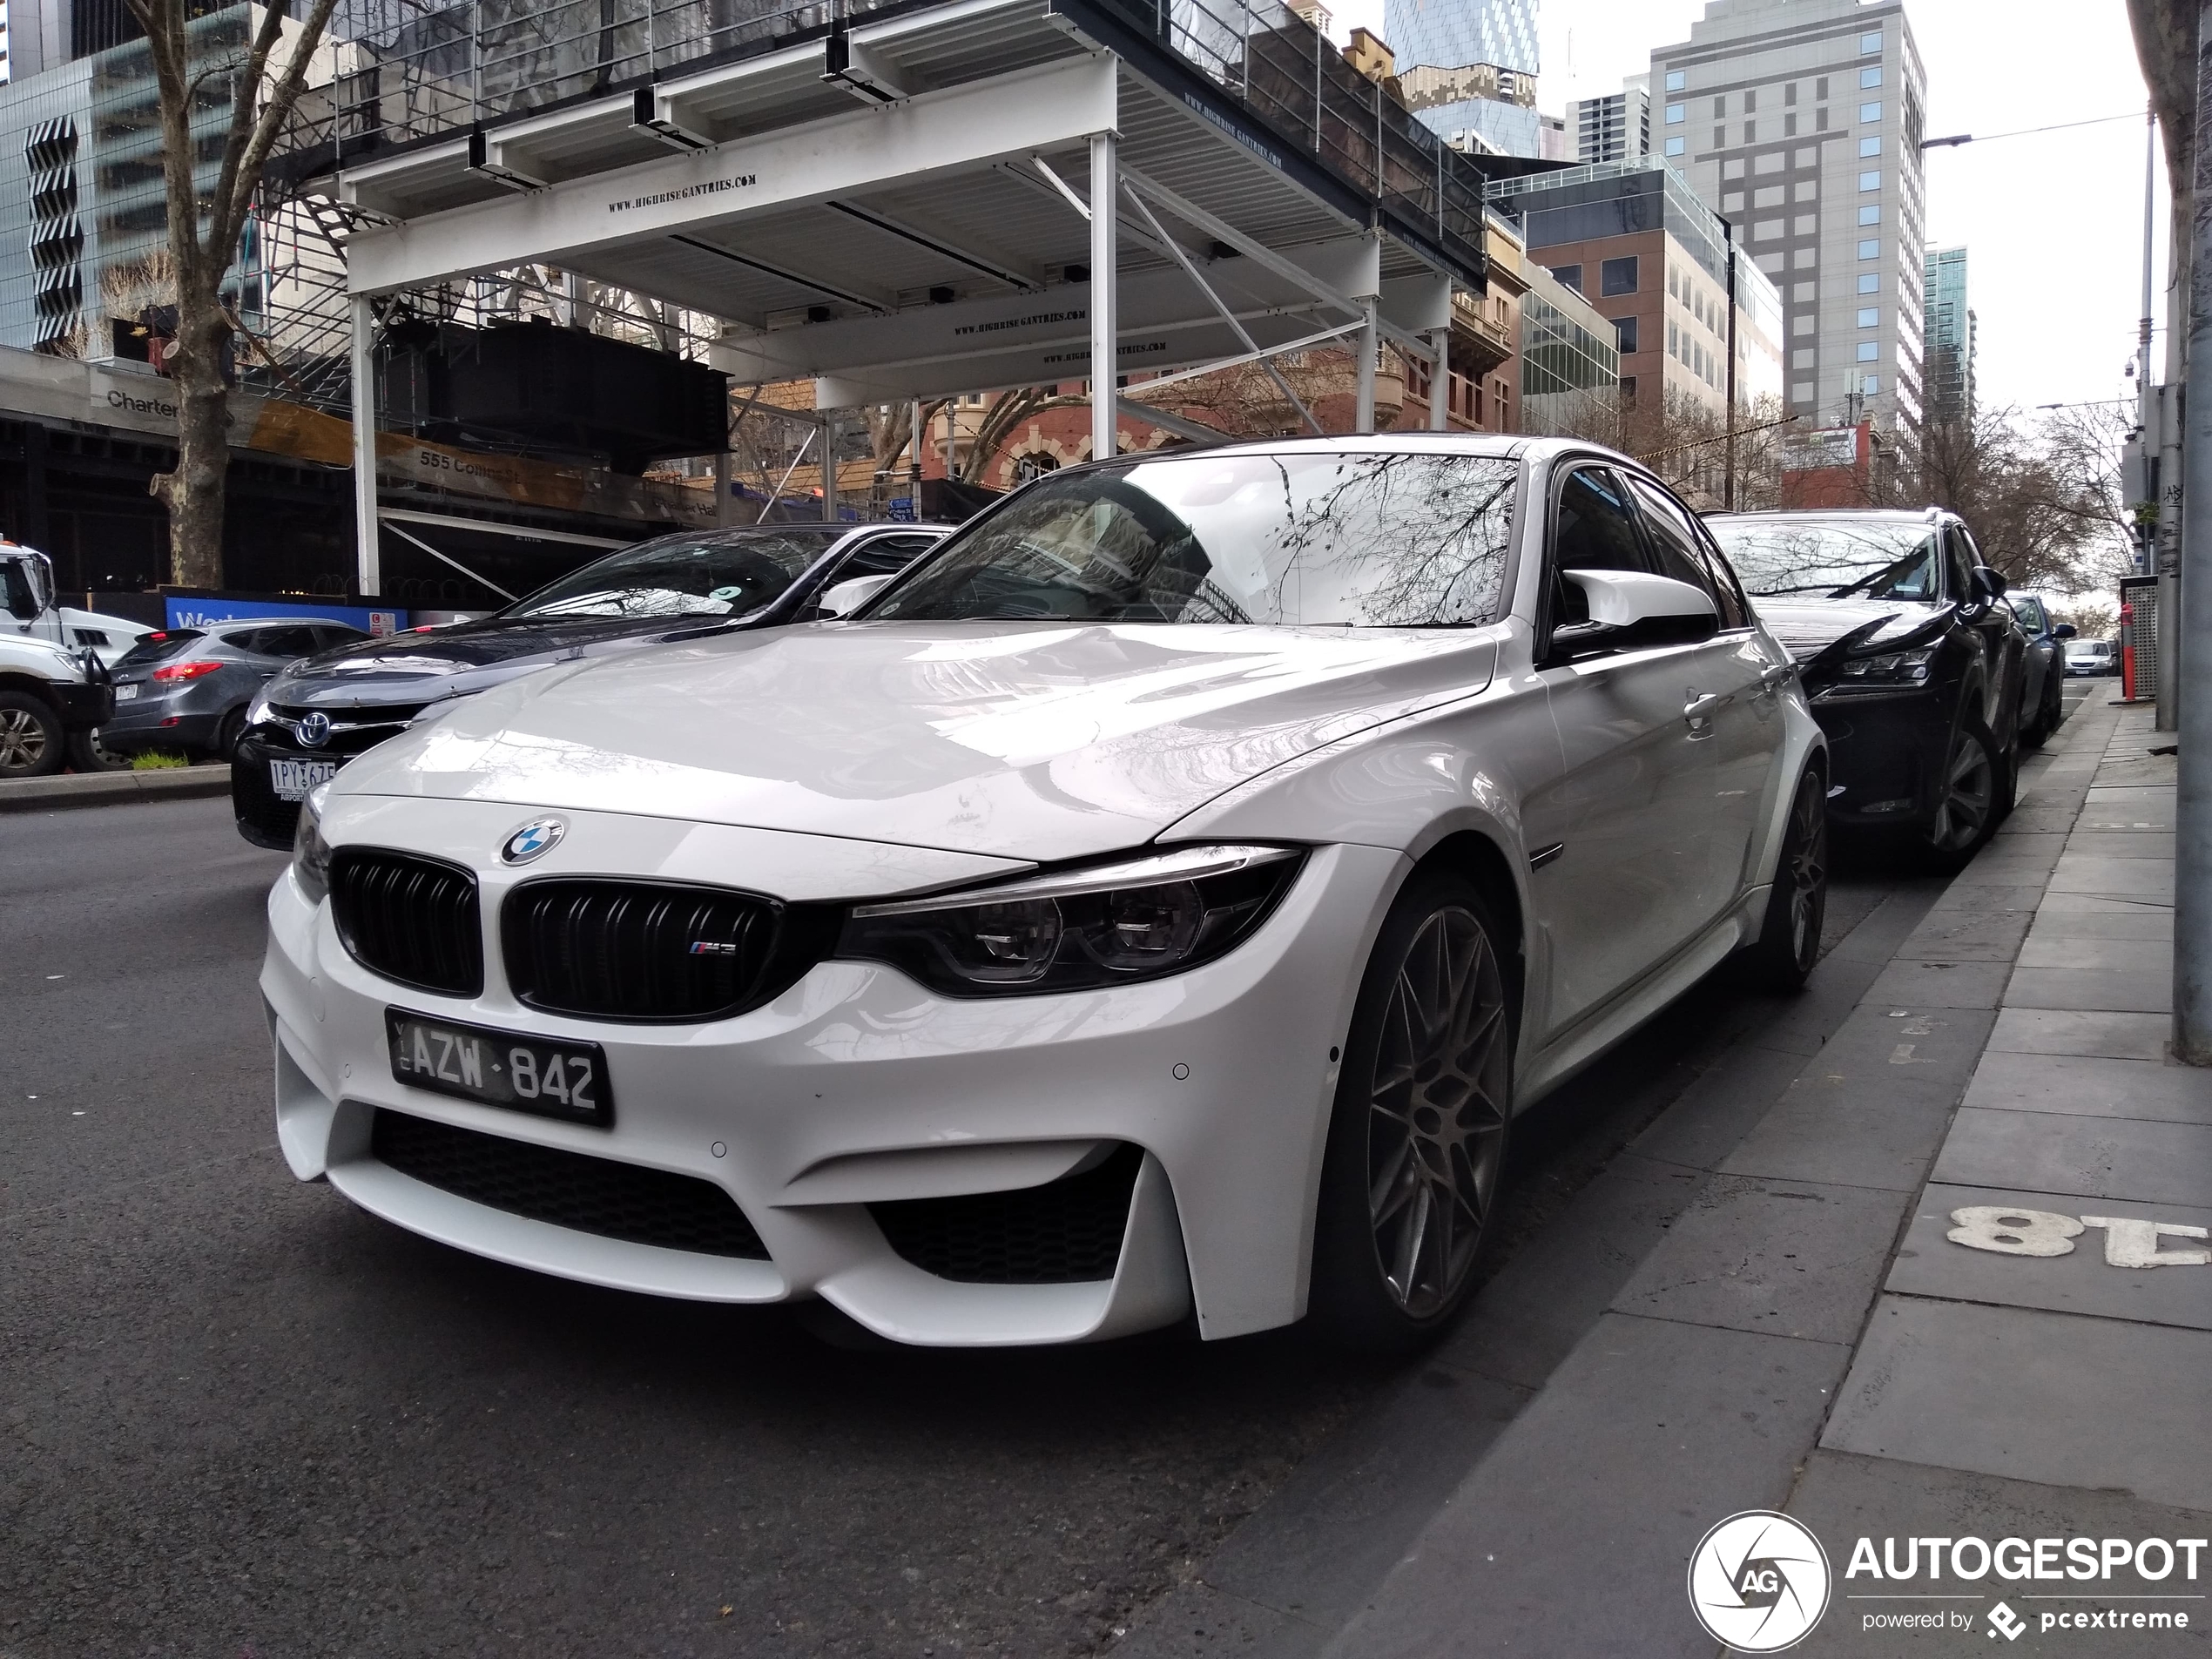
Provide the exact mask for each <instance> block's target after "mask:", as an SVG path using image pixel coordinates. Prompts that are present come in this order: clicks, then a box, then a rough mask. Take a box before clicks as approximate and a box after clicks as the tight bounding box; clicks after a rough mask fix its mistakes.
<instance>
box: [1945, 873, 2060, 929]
mask: <svg viewBox="0 0 2212 1659" xmlns="http://www.w3.org/2000/svg"><path fill="white" fill-rule="evenodd" d="M2044 885H2045V884H2044V883H2043V882H2041V881H2040V880H2038V881H2035V882H2033V883H2031V884H2029V885H2027V886H2025V887H2019V886H2010V885H2006V886H1998V885H1994V884H1992V885H1986V886H1974V887H1947V888H1946V889H1945V891H1944V894H1943V896H1942V897H1941V898H1940V899H1939V900H1936V901H1935V903H1933V904H1932V905H1931V906H1929V907H1928V915H1927V919H1928V920H1929V921H1937V920H1938V919H1939V918H1943V917H1949V916H1988V915H2000V914H2009V913H2011V912H2013V911H2025V912H2027V914H2030V915H2033V914H2034V913H2035V909H2036V907H2037V906H2039V905H2040V904H2041V903H2042V902H2043V892H2044Z"/></svg>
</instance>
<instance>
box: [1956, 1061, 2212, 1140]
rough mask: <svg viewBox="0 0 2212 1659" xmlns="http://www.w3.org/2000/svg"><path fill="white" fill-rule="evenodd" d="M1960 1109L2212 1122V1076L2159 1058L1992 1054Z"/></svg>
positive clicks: (2159, 1120)
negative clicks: (2111, 1058)
mask: <svg viewBox="0 0 2212 1659" xmlns="http://www.w3.org/2000/svg"><path fill="white" fill-rule="evenodd" d="M1963 1104H1965V1105H1967V1106H1972V1107H1975V1108H1977V1109H1981V1110H1986V1111H2030V1112H2056V1113H2059V1114H2060V1115H2062V1116H2079V1117H2140V1118H2148V1119H2151V1120H2154V1121H2157V1122H2162V1123H2206V1124H2212V1072H2207V1071H2204V1070H2202V1069H2199V1068H2196V1067H2194V1066H2177V1065H2174V1064H2171V1063H2170V1062H2161V1061H2155V1060H2107V1059H2102V1058H2092V1057H2087V1056H2082V1055H2033V1054H2002V1053H1999V1052H1997V1051H1995V1050H1992V1051H1991V1052H1990V1053H1988V1054H1986V1055H1983V1056H1982V1058H1981V1064H1980V1065H1979V1067H1978V1068H1977V1069H1975V1071H1974V1077H1973V1082H1970V1083H1969V1084H1967V1085H1966V1100H1965V1102H1964V1103H1963Z"/></svg>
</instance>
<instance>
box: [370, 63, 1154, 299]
mask: <svg viewBox="0 0 2212 1659" xmlns="http://www.w3.org/2000/svg"><path fill="white" fill-rule="evenodd" d="M1115 110H1116V86H1115V64H1114V60H1113V58H1111V57H1107V56H1103V55H1101V56H1097V57H1081V58H1073V59H1067V60H1063V61H1060V62H1055V63H1053V64H1046V65H1043V66H1041V67H1039V68H1035V69H1028V70H1022V71H1016V72H1015V73H1013V74H1009V75H1002V76H997V77H994V78H991V79H988V80H984V81H975V82H970V83H968V84H966V85H962V86H957V87H952V88H948V89H947V90H945V91H937V92H925V93H922V94H921V95H919V96H917V97H915V98H910V99H907V100H906V101H904V102H901V103H895V104H887V105H881V106H880V107H877V108H873V109H866V110H853V111H849V112H846V113H843V114H840V115H836V116H833V117H830V118H826V119H823V120H819V121H813V122H809V123H806V124H805V125H800V126H796V127H790V128H786V129H782V130H779V131H777V132H766V133H761V134H759V135H756V136H753V137H751V138H740V139H735V140H732V142H730V143H727V144H724V145H719V146H718V147H716V148H715V149H712V150H705V151H699V152H690V153H681V154H675V155H669V156H665V157H662V158H657V159H655V160H652V161H649V162H644V163H642V164H639V165H634V166H630V167H624V168H621V169H619V170H617V171H615V172H607V173H601V174H594V175H592V176H590V177H588V178H583V179H573V180H570V181H568V182H566V183H563V184H556V185H552V186H551V187H550V188H549V189H545V190H537V191H532V192H529V193H528V194H527V195H523V196H518V197H515V198H512V199H502V200H498V201H493V202H489V203H478V204H472V205H470V206H465V207H460V208H454V209H450V210H448V211H446V212H437V213H432V214H428V215H426V216H425V217H422V218H421V219H413V220H409V221H408V222H406V223H403V224H400V225H396V226H391V227H389V228H386V229H380V230H364V231H362V232H360V233H356V234H355V235H354V238H353V239H352V240H351V242H350V243H349V245H348V253H349V257H348V260H347V266H348V269H347V283H348V286H349V287H351V289H352V291H353V292H354V293H388V292H391V291H392V290H395V289H398V288H407V287H420V286H423V285H426V284H428V283H433V282H439V281H444V280H450V279H452V278H455V277H459V276H463V275H467V274H469V273H473V272H477V271H492V270H498V269H501V268H502V267H504V266H513V265H524V264H536V263H544V264H551V265H561V264H564V263H567V262H569V261H570V260H588V259H589V258H590V253H591V251H592V250H593V249H594V248H603V247H605V246H609V245H610V244H623V243H637V242H644V241H649V240H651V239H653V238H656V237H662V236H669V235H673V234H677V233H682V232H685V231H695V230H697V229H698V228H700V227H702V226H712V225H719V224H727V223H731V222H733V221H737V220H741V219H746V218H749V217H751V216H752V215H755V214H758V213H762V212H767V211H769V210H770V209H781V208H789V207H792V206H799V205H801V204H805V203H809V202H816V201H826V200H829V199H833V198H834V197H839V196H847V195H853V194H856V193H860V192H867V191H868V190H871V189H879V188H884V187H887V186H892V185H902V184H903V185H912V184H914V183H915V182H917V181H920V180H923V179H931V178H936V177H943V176H947V175H950V174H954V173H960V172H971V171H976V170H980V169H982V168H986V167H988V166H990V165H992V164H994V163H995V162H997V161H998V160H1000V159H1001V158H1005V157H1008V156H1028V155H1032V154H1035V153H1037V152H1042V151H1049V150H1053V149H1059V148H1065V147H1066V146H1068V145H1071V144H1075V143H1077V142H1080V141H1082V140H1085V139H1088V138H1091V137H1092V136H1093V135H1094V134H1096V133H1101V132H1111V131H1112V129H1113V126H1114V122H1115Z"/></svg>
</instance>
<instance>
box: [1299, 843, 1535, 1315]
mask: <svg viewBox="0 0 2212 1659" xmlns="http://www.w3.org/2000/svg"><path fill="white" fill-rule="evenodd" d="M1504 937H1505V934H1503V933H1502V932H1501V929H1500V928H1499V927H1498V925H1497V923H1496V921H1494V919H1493V917H1492V914H1491V911H1490V907H1489V905H1488V902H1487V900H1485V899H1484V897H1483V896H1482V894H1480V892H1478V891H1477V890H1476V889H1475V888H1474V887H1473V886H1472V885H1471V884H1470V883H1468V882H1467V881H1465V880H1461V879H1460V878H1458V877H1456V876H1449V875H1440V874H1439V875H1422V876H1416V877H1415V878H1414V879H1413V880H1412V881H1411V882H1409V883H1407V885H1406V890H1405V891H1404V892H1403V893H1401V894H1399V897H1398V900H1397V902H1396V903H1395V904H1393V906H1392V907H1391V912H1390V914H1389V917H1388V918H1387V919H1386V921H1384V923H1383V927H1382V932H1381V934H1380V936H1379V938H1378V939H1377V940H1376V942H1375V949H1374V954H1373V955H1372V957H1370V958H1369V960H1368V963H1367V973H1366V979H1365V980H1364V981H1362V983H1361V985H1360V988H1359V1001H1358V1004H1357V1005H1356V1007H1355V1009H1354V1012H1353V1015H1352V1029H1351V1032H1350V1034H1349V1035H1348V1036H1347V1038H1346V1042H1345V1055H1344V1063H1343V1067H1342V1069H1341V1070H1340V1071H1339V1074H1338V1080H1337V1098H1336V1108H1335V1112H1334V1115H1333V1116H1332V1119H1331V1122H1330V1128H1329V1143H1328V1149H1327V1151H1326V1154H1325V1157H1324V1160H1323V1165H1322V1172H1321V1191H1320V1201H1319V1209H1318V1213H1317V1215H1316V1217H1315V1227H1314V1241H1313V1278H1312V1298H1311V1304H1310V1313H1311V1317H1312V1320H1313V1322H1314V1324H1315V1325H1316V1327H1317V1328H1318V1330H1320V1331H1321V1332H1323V1333H1324V1334H1325V1335H1326V1336H1328V1337H1330V1338H1332V1339H1334V1340H1336V1341H1339V1342H1341V1343H1344V1344H1345V1345H1350V1346H1354V1347H1359V1348H1365V1349H1369V1350H1377V1351H1384V1352H1398V1351H1404V1350H1406V1349H1410V1348H1413V1347H1416V1346H1418V1345H1420V1344H1422V1343H1424V1342H1426V1341H1428V1340H1430V1339H1432V1338H1433V1337H1434V1336H1435V1335H1437V1334H1438V1333H1439V1332H1441V1331H1442V1330H1443V1328H1444V1327H1445V1326H1446V1325H1447V1324H1449V1323H1450V1320H1451V1318H1452V1316H1453V1314H1454V1313H1455V1312H1458V1311H1459V1308H1460V1304H1461V1303H1463V1302H1464V1301H1465V1300H1466V1299H1467V1291H1468V1290H1469V1288H1470V1287H1471V1286H1472V1285H1473V1284H1474V1259H1475V1252H1476V1251H1477V1250H1478V1249H1479V1248H1480V1244H1481V1242H1482V1238H1483V1234H1484V1232H1485V1231H1486V1230H1487V1226H1488V1224H1489V1220H1490V1214H1491V1210H1492V1206H1493V1204H1494V1202H1495V1200H1496V1197H1497V1192H1498V1180H1499V1176H1500V1174H1501V1171H1502V1170H1503V1169H1504V1166H1505V1154H1506V1136H1507V1126H1508V1123H1509V1122H1510V1120H1511V1117H1512V1110H1513V1106H1512V1100H1513V1047H1514V1028H1515V1025H1516V1021H1515V1018H1514V1009H1513V1005H1512V1000H1511V989H1510V988H1511V986H1512V984H1513V982H1514V976H1513V975H1512V974H1511V972H1510V970H1509V968H1508V965H1507V961H1505V959H1504V958H1503V957H1502V956H1501V953H1500V941H1502V940H1503V939H1504Z"/></svg>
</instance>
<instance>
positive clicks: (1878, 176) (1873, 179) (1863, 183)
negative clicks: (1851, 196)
mask: <svg viewBox="0 0 2212 1659" xmlns="http://www.w3.org/2000/svg"><path fill="white" fill-rule="evenodd" d="M1881 187H1882V173H1881V170H1880V169H1879V168H1876V169H1874V170H1873V171H1872V172H1863V173H1861V174H1859V175H1858V188H1859V191H1860V193H1861V194H1864V193H1865V192H1867V191H1870V190H1879V189H1880V188H1881Z"/></svg>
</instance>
